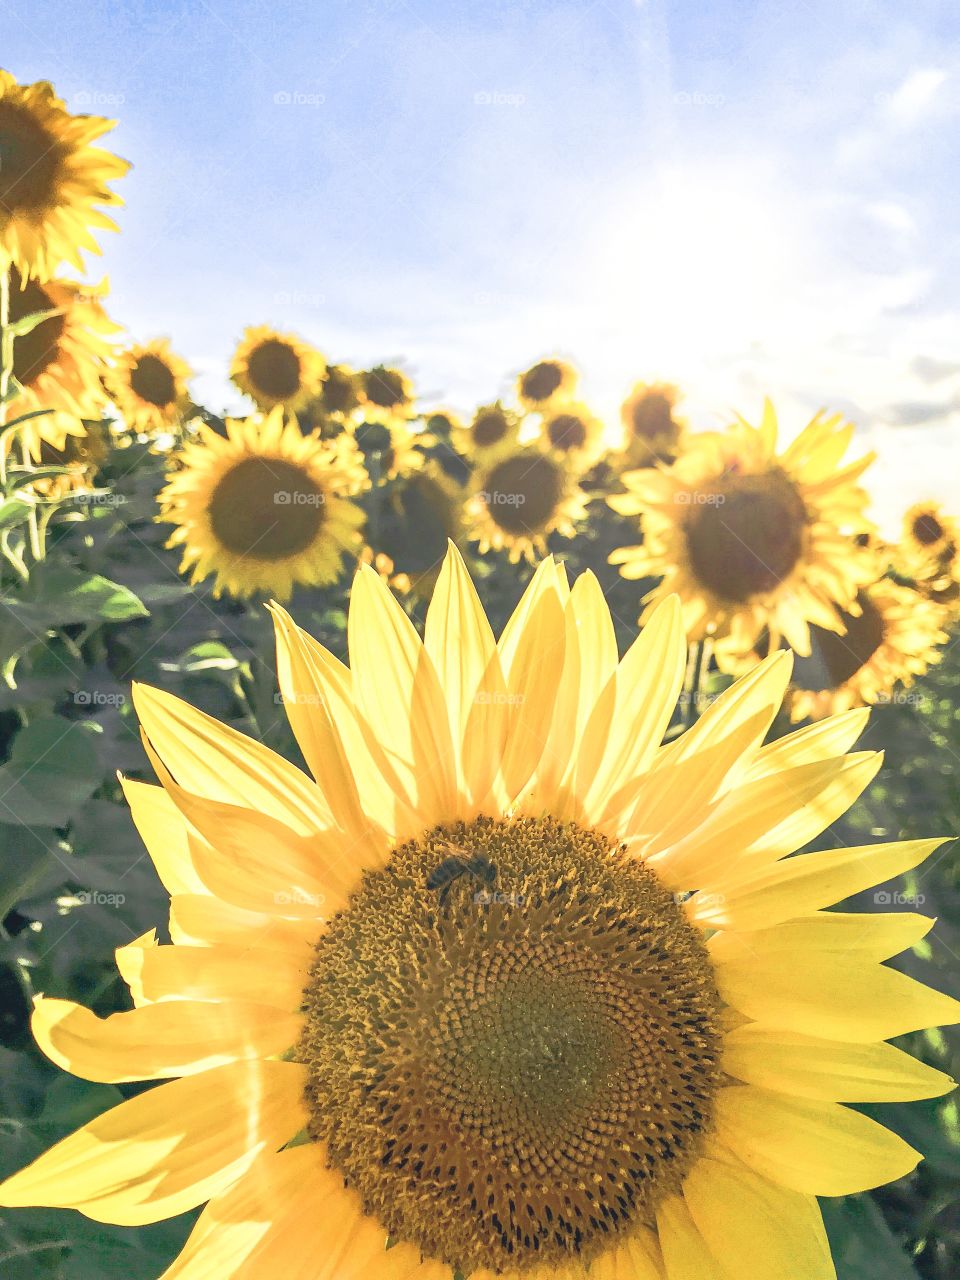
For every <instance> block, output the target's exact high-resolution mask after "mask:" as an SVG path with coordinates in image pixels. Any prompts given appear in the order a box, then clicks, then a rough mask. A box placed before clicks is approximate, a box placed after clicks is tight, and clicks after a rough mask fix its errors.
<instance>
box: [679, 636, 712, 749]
mask: <svg viewBox="0 0 960 1280" xmlns="http://www.w3.org/2000/svg"><path fill="white" fill-rule="evenodd" d="M706 652H707V642H706V640H698V641H697V643H696V644H695V645H692V646H691V649H690V658H689V662H688V670H689V673H690V675H689V680H688V682H687V702H686V706H685V707H684V709H683V727H684V729H689V728H691V727H692V726H693V724H694V722H695V721H696V719H697V717H698V715H699V714H700V691H701V690H700V686H701V685H702V683H703V677H704V674H705V672H706V668H707V665H708V664H707V663H706V662H705V661H704V658H705V656H706Z"/></svg>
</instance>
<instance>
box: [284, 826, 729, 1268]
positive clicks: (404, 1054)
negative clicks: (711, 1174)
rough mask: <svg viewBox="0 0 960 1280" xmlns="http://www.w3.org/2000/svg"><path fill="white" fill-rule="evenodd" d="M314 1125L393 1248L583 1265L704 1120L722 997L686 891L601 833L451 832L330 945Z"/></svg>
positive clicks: (375, 879)
mask: <svg viewBox="0 0 960 1280" xmlns="http://www.w3.org/2000/svg"><path fill="white" fill-rule="evenodd" d="M305 1009H306V1029H305V1031H304V1035H303V1038H302V1040H301V1043H300V1045H299V1048H298V1057H299V1058H300V1060H301V1061H302V1062H303V1063H304V1064H305V1065H306V1067H307V1075H308V1084H307V1089H306V1103H307V1107H308V1110H309V1114H310V1122H309V1131H310V1135H311V1137H312V1138H313V1139H314V1140H316V1141H320V1142H324V1143H326V1145H327V1157H328V1160H329V1162H330V1164H331V1166H332V1167H333V1168H335V1169H337V1170H338V1172H340V1173H341V1174H342V1175H343V1177H344V1179H345V1181H346V1182H347V1184H348V1185H350V1186H352V1187H354V1188H356V1190H357V1191H358V1192H359V1194H360V1196H361V1198H362V1200H363V1203H364V1208H365V1211H366V1212H367V1213H369V1214H372V1215H373V1216H374V1217H376V1218H377V1220H378V1221H379V1222H380V1223H381V1224H382V1225H383V1227H384V1230H385V1232H387V1233H388V1234H389V1235H391V1236H394V1237H396V1238H397V1239H399V1240H406V1241H411V1242H413V1243H415V1244H416V1245H417V1246H418V1247H419V1248H420V1249H421V1250H422V1251H423V1253H424V1254H425V1255H426V1256H427V1257H429V1258H433V1259H437V1260H439V1261H441V1262H443V1263H445V1264H447V1265H448V1266H451V1267H454V1268H458V1269H459V1270H461V1271H462V1272H464V1273H465V1274H469V1272H471V1271H472V1270H474V1269H476V1268H484V1267H486V1268H489V1269H491V1270H492V1271H494V1272H501V1271H504V1270H507V1269H511V1270H512V1269H519V1270H522V1269H525V1268H526V1267H528V1266H533V1265H535V1264H537V1263H551V1262H554V1263H558V1264H559V1263H562V1262H564V1261H567V1260H569V1259H570V1258H572V1257H576V1256H579V1257H580V1258H581V1260H582V1261H584V1262H588V1261H589V1260H590V1259H591V1258H593V1257H594V1256H595V1255H596V1254H597V1253H599V1252H600V1251H602V1250H603V1248H604V1247H606V1246H607V1245H609V1243H610V1241H611V1238H612V1237H613V1236H614V1235H616V1234H617V1233H618V1232H621V1231H626V1230H629V1229H630V1228H631V1227H634V1226H636V1224H637V1223H640V1222H645V1223H649V1222H651V1221H652V1215H653V1212H654V1210H655V1208H656V1206H657V1205H658V1203H659V1202H660V1200H661V1199H662V1198H663V1197H664V1196H666V1195H669V1194H671V1193H673V1192H676V1191H677V1190H678V1189H679V1187H680V1184H681V1182H682V1179H683V1177H684V1176H685V1174H686V1171H687V1170H688V1168H689V1167H690V1164H691V1162H692V1161H693V1160H694V1159H696V1157H697V1155H698V1153H699V1150H700V1143H701V1136H702V1134H703V1133H704V1131H705V1129H707V1128H708V1127H709V1125H710V1118H711V1111H712V1100H713V1096H714V1094H715V1092H716V1089H717V1087H718V1082H719V1067H718V1062H719V1056H720V1028H719V1009H720V1001H719V997H718V995H717V992H716V988H715V985H714V982H713V978H712V971H711V967H710V963H709V960H708V958H707V954H706V951H705V949H704V947H703V944H702V942H701V940H700V937H699V935H698V934H697V933H696V931H695V930H694V929H693V928H692V927H691V926H690V925H689V924H688V922H687V921H686V919H685V917H684V915H683V912H682V910H681V908H680V907H679V906H678V905H677V903H676V902H675V900H674V898H673V896H672V895H671V894H670V893H668V892H667V891H666V890H665V889H664V888H663V886H662V885H661V884H660V883H659V881H658V880H657V878H656V877H655V875H654V874H653V873H652V872H650V871H649V870H647V869H646V868H645V867H644V866H643V865H642V864H639V863H636V862H631V861H629V860H627V859H625V858H624V857H623V856H622V855H621V853H620V852H619V851H618V850H616V849H611V847H610V845H609V843H608V841H606V840H605V839H604V838H603V837H601V836H600V835H598V834H597V833H595V832H592V831H587V830H584V829H583V828H580V827H577V826H575V825H573V824H569V823H559V822H555V821H553V820H552V819H532V818H521V819H516V820H512V821H500V822H497V821H493V820H492V819H488V818H480V819H477V820H476V821H474V822H472V823H469V824H462V823H461V824H457V825H456V826H453V827H450V828H438V829H436V830H434V831H433V832H430V833H428V834H426V835H425V836H423V837H421V838H419V839H417V840H413V841H410V842H408V843H407V844H405V845H403V846H401V847H400V848H399V849H397V850H396V851H395V852H394V854H393V856H392V858H391V860H390V862H389V863H388V865H387V866H386V867H385V868H384V869H383V870H381V871H377V872H374V873H368V874H367V875H366V876H365V877H364V880H363V883H362V885H361V887H360V889H359V890H358V891H357V892H356V893H355V895H354V897H353V899H352V900H351V902H350V905H349V907H348V908H347V909H346V910H345V911H344V912H342V913H340V914H339V915H338V916H337V917H335V919H334V920H333V921H332V923H331V925H330V927H329V929H328V931H327V933H326V934H325V935H324V937H323V938H322V939H321V941H320V942H319V943H318V945H317V950H316V956H315V960H314V964H313V967H312V970H311V976H310V980H309V985H308V987H307V989H306V992H305Z"/></svg>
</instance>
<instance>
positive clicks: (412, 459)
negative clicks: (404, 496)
mask: <svg viewBox="0 0 960 1280" xmlns="http://www.w3.org/2000/svg"><path fill="white" fill-rule="evenodd" d="M350 431H351V434H352V439H353V440H354V441H355V442H356V445H357V448H358V449H359V450H360V452H361V453H362V454H363V457H364V459H365V461H366V464H367V469H368V470H369V472H370V474H371V476H375V477H376V478H377V479H380V480H382V479H385V478H386V477H387V476H390V477H393V476H404V475H408V474H409V473H410V472H411V471H416V470H417V469H418V468H419V467H421V466H422V465H423V454H422V453H421V451H420V450H419V449H418V448H417V443H416V440H415V438H414V435H413V433H412V432H411V430H410V428H409V427H408V426H407V423H406V422H405V421H404V419H403V418H398V417H395V416H394V415H393V414H392V413H390V412H389V411H387V410H384V409H377V408H373V409H371V408H369V407H367V408H365V410H364V412H363V416H362V418H361V420H360V421H359V422H357V423H355V424H354V425H353V426H352V427H351V428H350Z"/></svg>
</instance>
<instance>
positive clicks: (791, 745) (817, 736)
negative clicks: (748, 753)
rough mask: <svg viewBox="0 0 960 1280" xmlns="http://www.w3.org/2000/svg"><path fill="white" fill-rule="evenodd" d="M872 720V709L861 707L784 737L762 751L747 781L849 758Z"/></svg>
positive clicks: (752, 766)
mask: <svg viewBox="0 0 960 1280" xmlns="http://www.w3.org/2000/svg"><path fill="white" fill-rule="evenodd" d="M869 719H870V708H869V707H858V708H856V709H855V710H853V711H844V712H842V713H841V714H840V715H836V716H828V717H827V718H826V719H825V720H818V721H816V723H815V724H811V725H807V727H806V728H805V729H797V730H795V731H794V732H793V733H788V734H785V735H784V737H782V738H778V739H777V740H776V742H771V743H769V744H768V745H767V746H765V747H761V748H760V750H759V751H758V752H757V754H756V756H755V757H754V758H753V761H752V762H751V764H750V768H749V770H748V772H747V777H749V778H762V777H764V776H765V775H766V774H768V773H779V772H780V771H781V770H783V769H794V768H796V766H797V765H800V764H811V763H812V762H813V761H815V760H829V759H831V758H835V757H836V756H842V755H846V753H847V752H848V751H849V750H850V748H851V747H852V746H853V744H854V743H855V742H856V741H857V739H858V738H859V737H860V735H861V734H862V733H863V731H864V729H865V728H866V727H867V722H868V720H869Z"/></svg>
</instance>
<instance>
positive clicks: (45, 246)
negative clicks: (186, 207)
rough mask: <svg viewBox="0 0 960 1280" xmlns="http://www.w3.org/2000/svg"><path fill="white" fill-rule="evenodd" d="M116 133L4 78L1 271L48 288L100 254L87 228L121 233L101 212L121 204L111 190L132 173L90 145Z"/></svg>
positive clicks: (38, 86) (47, 90)
mask: <svg viewBox="0 0 960 1280" xmlns="http://www.w3.org/2000/svg"><path fill="white" fill-rule="evenodd" d="M113 125H114V121H112V120H104V119H103V118H102V117H100V116H73V115H71V114H70V113H69V112H68V111H67V109H66V106H65V104H64V103H63V101H62V100H61V99H60V98H58V97H57V95H56V94H55V93H54V91H53V86H52V85H51V84H49V83H48V82H47V81H46V80H38V81H37V82H36V83H35V84H28V85H21V84H18V83H17V81H16V80H15V79H14V77H13V76H12V75H11V74H10V73H9V71H3V70H0V265H2V264H3V262H4V260H5V261H6V262H9V263H11V264H12V265H13V266H14V267H16V269H17V270H18V271H19V272H20V273H21V274H22V275H24V276H30V277H34V278H36V279H38V280H47V279H49V278H50V276H51V275H52V274H53V273H54V271H56V269H57V267H58V266H59V265H60V263H62V262H69V263H71V265H73V266H74V267H76V268H77V269H78V270H80V271H82V270H83V269H84V263H83V259H82V258H81V256H80V250H81V249H86V250H90V251H92V252H93V253H99V252H100V250H99V248H98V246H97V242H96V241H95V240H94V238H93V236H92V235H91V234H90V228H91V227H105V228H109V229H110V230H113V231H115V230H116V225H115V224H114V223H113V222H112V221H111V219H110V218H108V217H107V216H106V214H104V213H103V212H102V211H101V210H100V209H98V208H97V207H96V206H97V205H118V204H122V201H121V200H120V198H119V196H117V195H115V194H114V193H113V192H112V191H111V190H110V188H109V186H108V185H107V184H108V183H109V182H112V181H113V179H115V178H120V177H122V176H123V175H124V174H125V173H126V172H127V170H128V169H129V167H130V166H129V164H128V163H127V162H126V160H119V159H118V158H117V157H116V156H114V155H111V154H110V152H109V151H101V150H100V149H99V148H97V147H93V146H91V145H90V144H91V143H92V142H95V141H96V139H97V138H99V137H100V136H101V135H102V134H104V133H107V132H108V131H109V130H110V129H112V128H113Z"/></svg>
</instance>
